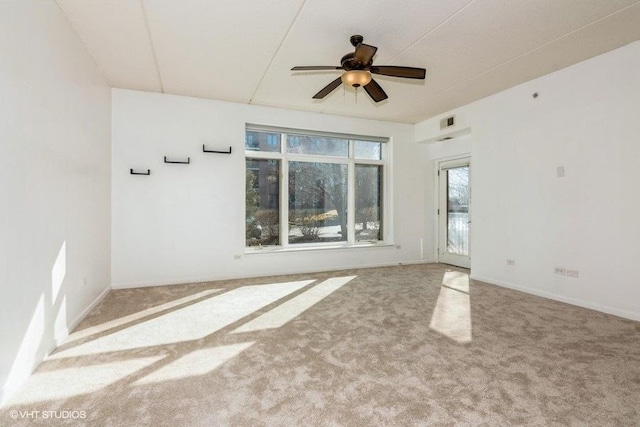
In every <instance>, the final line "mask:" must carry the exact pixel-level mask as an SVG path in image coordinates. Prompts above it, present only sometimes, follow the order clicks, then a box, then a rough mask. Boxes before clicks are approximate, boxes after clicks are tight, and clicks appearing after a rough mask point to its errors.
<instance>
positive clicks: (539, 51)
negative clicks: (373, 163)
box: [57, 0, 640, 123]
mask: <svg viewBox="0 0 640 427" xmlns="http://www.w3.org/2000/svg"><path fill="white" fill-rule="evenodd" d="M57 3H58V5H59V6H60V8H61V9H62V11H63V12H64V13H65V15H66V16H67V17H68V19H69V21H70V22H71V25H72V26H73V28H74V29H75V30H76V32H77V33H78V35H79V36H80V38H81V39H82V41H83V42H84V44H85V45H86V47H87V50H88V52H89V54H90V55H91V56H92V57H93V58H94V60H95V62H96V63H97V64H98V66H99V67H100V69H101V70H102V72H103V73H104V75H105V78H106V79H107V80H108V81H109V83H110V84H111V85H112V86H113V87H118V88H127V89H137V90H146V91H153V92H163V93H170V94H176V95H188V96H194V97H200V98H210V99H219V100H224V101H232V102H240V103H249V104H256V105H269V106H276V107H283V108H290V109H296V110H308V111H317V112H323V113H330V114H340V115H346V116H354V117H366V118H373V119H380V120H391V121H399V122H407V123H416V122H418V121H421V120H424V119H427V118H429V117H433V116H435V115H437V114H440V113H443V112H446V111H449V110H451V109H453V108H456V107H458V106H461V105H465V104H467V103H469V102H472V101H474V100H476V99H480V98H483V97H485V96H488V95H491V94H493V93H496V92H499V91H501V90H504V89H506V88H509V87H511V86H514V85H516V84H519V83H522V82H525V81H528V80H531V79H533V78H536V77H539V76H542V75H544V74H547V73H550V72H553V71H555V70H558V69H560V68H563V67H567V66H569V65H571V64H575V63H577V62H580V61H583V60H585V59H588V58H591V57H593V56H596V55H598V54H601V53H604V52H606V51H609V50H611V49H614V48H617V47H620V46H623V45H625V44H628V43H630V42H632V41H635V40H639V39H640V1H638V0H403V1H397V0H396V1H392V0H351V1H349V0H271V1H264V0H231V1H222V0H179V1H176V0H57ZM353 34H361V35H363V36H364V42H365V43H367V44H370V45H374V46H377V47H378V53H377V55H376V56H375V57H374V65H405V66H412V67H424V68H426V69H427V78H426V80H425V81H415V80H407V79H398V78H393V77H385V76H375V78H376V80H377V81H378V83H380V85H381V86H382V87H383V88H384V90H385V91H386V92H387V94H388V95H389V99H387V100H385V101H383V102H380V103H378V104H376V103H374V102H373V101H371V100H370V99H369V98H368V96H367V95H366V94H365V92H364V91H362V89H360V91H359V92H358V94H357V95H358V96H357V103H356V96H355V94H354V90H353V89H352V88H349V89H343V88H342V87H341V88H338V89H337V90H335V91H334V92H333V93H332V94H331V95H329V96H327V97H326V98H325V99H323V100H313V99H311V97H312V96H313V95H314V94H315V93H316V92H317V91H318V90H320V89H321V88H322V87H324V86H325V85H326V84H328V83H329V82H330V81H332V80H333V79H335V78H336V77H338V76H339V75H340V74H339V72H297V73H293V72H291V71H290V69H291V67H293V66H295V65H340V64H339V62H340V58H341V57H342V56H343V55H344V54H345V53H348V52H352V51H353V47H352V46H351V44H350V43H349V37H350V36H351V35H353Z"/></svg>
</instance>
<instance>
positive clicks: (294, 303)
mask: <svg viewBox="0 0 640 427" xmlns="http://www.w3.org/2000/svg"><path fill="white" fill-rule="evenodd" d="M356 277H358V276H345V277H332V278H330V279H327V280H325V281H324V282H322V283H320V284H318V285H316V286H314V287H313V288H311V289H309V290H308V291H305V292H304V293H302V294H300V295H298V296H296V297H294V298H292V299H290V300H289V301H287V302H285V303H284V304H281V305H279V306H277V307H276V308H274V309H273V310H270V311H268V312H267V313H264V314H262V315H260V316H259V317H256V318H255V319H253V320H251V321H250V322H247V323H245V324H244V325H242V326H240V327H239V328H236V329H234V330H233V331H232V332H231V333H232V334H236V333H242V332H254V331H261V330H264V329H276V328H279V327H281V326H283V325H285V324H286V323H287V322H289V321H291V320H293V319H295V318H296V317H298V316H299V315H300V314H302V313H303V312H304V311H306V310H307V309H309V308H310V307H312V306H313V305H315V304H317V303H318V302H320V301H321V300H322V299H324V298H325V297H327V296H329V295H330V294H331V293H333V292H334V291H336V290H338V289H340V288H341V287H342V286H344V285H346V284H347V283H349V282H350V281H351V280H353V279H355V278H356Z"/></svg>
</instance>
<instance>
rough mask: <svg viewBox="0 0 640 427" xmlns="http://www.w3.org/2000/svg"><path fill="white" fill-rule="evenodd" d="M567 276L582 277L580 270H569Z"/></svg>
mask: <svg viewBox="0 0 640 427" xmlns="http://www.w3.org/2000/svg"><path fill="white" fill-rule="evenodd" d="M567 276H569V277H580V272H579V271H578V270H567Z"/></svg>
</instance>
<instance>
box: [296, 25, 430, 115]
mask: <svg viewBox="0 0 640 427" xmlns="http://www.w3.org/2000/svg"><path fill="white" fill-rule="evenodd" d="M362 40H363V37H362V36H359V35H354V36H351V39H350V41H351V44H352V45H353V46H354V47H355V48H356V50H355V51H354V52H353V53H347V54H346V55H345V56H343V57H342V59H341V60H340V64H341V65H340V66H331V65H330V66H323V65H318V66H316V65H311V66H303V67H293V68H292V69H291V71H328V70H344V73H342V75H341V76H340V77H338V78H337V79H335V80H334V81H332V82H331V83H329V84H328V85H326V86H325V87H323V88H322V89H321V90H320V92H318V93H316V94H315V95H313V99H322V98H324V97H325V96H327V95H329V94H330V93H331V92H333V90H334V89H336V88H337V87H338V86H340V84H341V83H344V84H346V85H349V86H353V87H355V88H358V87H360V86H362V87H364V90H365V91H366V92H367V94H369V96H370V97H371V99H373V100H374V101H375V102H380V101H383V100H385V99H387V98H388V96H387V94H386V93H385V92H384V90H382V88H381V87H380V85H379V84H378V83H377V82H376V81H375V80H373V78H372V77H371V74H380V75H382V76H391V77H402V78H405V79H420V80H424V76H425V72H426V70H425V69H424V68H414V67H398V66H393V65H373V64H372V59H373V55H375V54H376V51H377V50H378V48H377V47H375V46H370V45H368V44H364V43H362Z"/></svg>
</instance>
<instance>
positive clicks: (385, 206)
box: [243, 124, 392, 253]
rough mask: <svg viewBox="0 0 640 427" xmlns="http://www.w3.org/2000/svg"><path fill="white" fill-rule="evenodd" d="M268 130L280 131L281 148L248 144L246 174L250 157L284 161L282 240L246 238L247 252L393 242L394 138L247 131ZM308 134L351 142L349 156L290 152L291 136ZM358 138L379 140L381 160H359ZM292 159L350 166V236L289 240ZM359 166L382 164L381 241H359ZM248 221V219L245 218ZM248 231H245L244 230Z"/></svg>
mask: <svg viewBox="0 0 640 427" xmlns="http://www.w3.org/2000/svg"><path fill="white" fill-rule="evenodd" d="M252 131H253V132H268V133H279V134H280V151H255V150H247V149H246V146H245V153H244V154H245V156H244V157H245V174H246V161H247V159H268V160H278V161H279V162H280V200H279V202H280V209H279V211H280V218H279V219H280V242H279V245H273V246H247V245H246V241H245V253H252V252H256V251H289V250H309V249H331V248H350V247H370V246H389V245H390V244H391V243H390V241H391V236H392V234H391V227H390V224H391V221H390V218H391V208H390V207H391V206H390V203H391V191H390V188H391V186H390V185H389V181H390V178H389V177H390V170H391V167H392V166H391V156H390V152H391V149H390V146H391V138H385V137H379V136H368V135H354V134H342V133H332V132H318V131H307V130H301V129H291V128H279V127H271V126H261V125H251V124H246V126H245V135H246V132H252ZM291 134H294V135H304V136H319V137H325V138H340V139H346V140H347V141H348V154H347V156H346V157H340V156H331V155H317V154H298V153H289V152H287V135H291ZM355 141H368V142H379V143H381V145H380V159H356V158H355ZM290 162H307V163H328V164H346V165H347V239H346V241H339V242H305V243H290V242H289V200H288V198H289V163H290ZM356 165H375V166H381V167H382V197H381V203H382V206H381V208H380V209H381V213H382V221H381V227H382V236H380V240H375V241H374V240H360V241H357V240H356V235H355V234H356V227H355V226H356V222H355V217H356V215H355V205H356V201H355V186H356V180H355V169H356ZM243 222H245V223H246V218H245V221H243ZM243 234H244V233H243Z"/></svg>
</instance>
